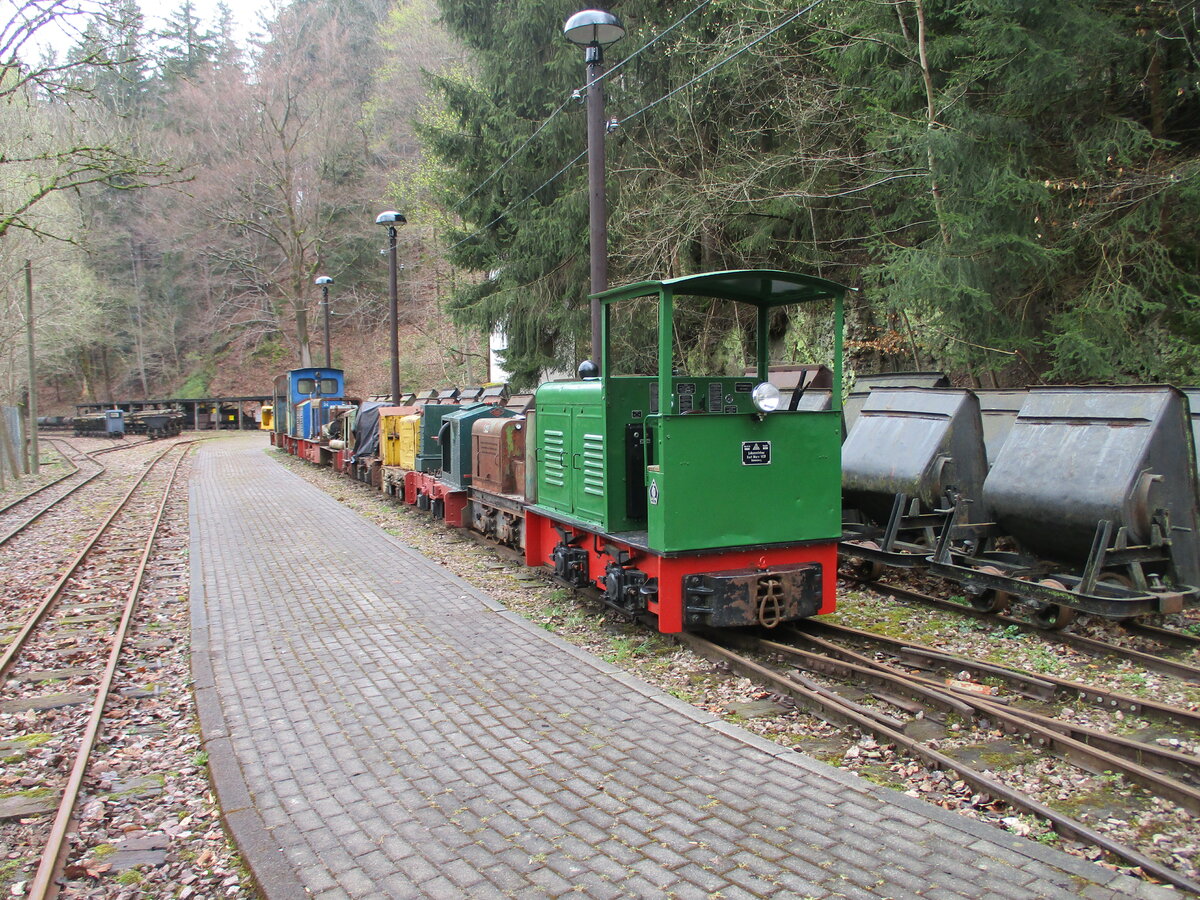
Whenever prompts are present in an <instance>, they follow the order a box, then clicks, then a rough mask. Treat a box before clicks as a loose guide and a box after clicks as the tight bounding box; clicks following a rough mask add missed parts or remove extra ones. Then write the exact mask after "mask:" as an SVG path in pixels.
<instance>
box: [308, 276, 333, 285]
mask: <svg viewBox="0 0 1200 900" xmlns="http://www.w3.org/2000/svg"><path fill="white" fill-rule="evenodd" d="M313 284H320V285H328V284H333V279H332V278H330V277H329V276H328V275H318V276H317V280H316V281H314V282H313Z"/></svg>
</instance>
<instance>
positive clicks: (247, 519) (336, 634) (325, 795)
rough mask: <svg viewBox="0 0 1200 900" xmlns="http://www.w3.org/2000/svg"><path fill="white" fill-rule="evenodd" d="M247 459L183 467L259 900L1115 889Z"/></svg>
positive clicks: (202, 652) (204, 631) (218, 713)
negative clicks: (249, 801)
mask: <svg viewBox="0 0 1200 900" xmlns="http://www.w3.org/2000/svg"><path fill="white" fill-rule="evenodd" d="M262 442H263V437H262V436H261V435H244V436H237V437H230V438H226V439H223V440H220V441H215V442H211V443H207V444H205V445H204V446H203V447H202V448H201V449H200V452H199V453H198V455H197V458H196V463H195V466H194V468H193V474H192V481H191V486H190V491H191V495H190V500H191V512H190V515H191V525H192V531H191V542H190V551H191V559H192V562H193V568H192V571H191V578H192V600H191V602H192V616H193V623H194V632H193V634H194V649H195V651H196V653H197V658H198V659H202V660H205V661H206V662H205V664H206V665H207V666H208V667H209V668H210V669H211V675H207V674H206V675H205V676H204V678H205V679H207V680H206V681H204V687H205V688H206V689H207V690H209V691H211V692H213V693H214V694H215V697H216V702H215V704H214V712H215V717H210V718H214V722H215V727H216V729H217V734H218V736H219V737H220V738H222V739H223V738H226V737H227V738H228V744H229V746H230V747H231V748H232V751H233V755H234V758H236V761H237V768H238V772H236V773H232V774H231V775H229V777H231V778H234V777H236V778H238V779H241V782H244V786H243V788H242V795H243V796H245V797H249V798H253V800H254V801H255V802H257V803H258V804H259V805H260V807H261V808H262V810H263V812H262V817H261V818H258V817H239V818H238V820H237V821H238V827H239V828H252V827H254V826H253V825H252V823H253V822H254V821H258V822H259V826H258V827H260V828H262V825H261V823H262V822H263V821H265V822H267V823H268V824H269V825H270V826H271V831H270V832H269V834H268V833H267V832H266V831H265V829H263V833H262V835H260V836H259V839H258V843H259V844H261V845H262V846H263V847H264V850H263V851H262V852H261V853H259V854H256V853H254V852H251V853H249V854H247V860H248V863H249V865H250V866H251V868H252V869H253V870H254V871H255V872H256V873H258V872H260V871H268V870H269V869H270V867H271V866H272V865H274V866H275V867H276V872H275V880H272V879H270V878H268V879H267V880H266V881H267V883H266V884H265V885H264V893H265V895H266V896H267V898H268V900H292V898H294V897H297V896H302V895H303V894H304V893H305V891H307V892H308V893H309V894H311V895H312V896H315V897H321V898H333V897H339V898H340V897H355V898H357V897H377V896H386V897H461V896H480V897H490V896H501V895H503V896H512V897H530V898H533V897H537V898H542V897H551V896H560V895H566V894H567V893H568V892H571V891H572V890H573V889H576V890H578V891H579V892H580V893H583V894H584V895H585V896H590V897H594V898H599V900H603V898H606V897H610V896H611V897H617V896H626V897H640V896H663V895H665V894H667V893H668V892H671V893H673V894H674V895H676V896H678V897H681V898H688V897H697V898H699V897H702V896H709V895H712V894H718V893H719V895H720V896H722V897H724V898H727V900H733V898H736V897H750V896H758V897H763V896H795V897H804V896H812V897H822V898H823V897H835V896H841V897H844V898H851V897H861V896H868V895H870V894H871V892H872V891H874V895H875V896H891V897H896V898H900V897H908V896H914V895H916V894H918V893H922V892H927V893H928V894H929V896H934V895H935V894H938V893H939V892H940V893H941V894H946V893H948V892H949V893H954V892H957V893H959V894H960V895H966V896H975V897H979V896H982V895H983V894H985V893H987V892H991V893H993V894H995V895H997V896H999V897H1006V896H1013V897H1016V896H1028V895H1031V894H1032V895H1033V896H1044V897H1055V896H1063V895H1064V890H1074V891H1081V890H1082V889H1083V888H1084V887H1086V886H1087V882H1088V879H1087V878H1082V879H1080V880H1078V881H1077V880H1074V879H1075V876H1076V875H1077V874H1078V873H1079V872H1081V871H1082V872H1094V877H1093V878H1092V883H1093V884H1094V885H1098V886H1100V887H1101V888H1102V889H1110V888H1114V885H1113V884H1112V880H1113V879H1112V876H1111V875H1109V874H1108V873H1107V872H1105V871H1103V870H1101V869H1098V868H1096V869H1093V868H1092V867H1088V866H1083V864H1081V863H1079V862H1078V861H1077V860H1070V859H1067V858H1065V857H1061V856H1060V855H1058V854H1056V853H1053V852H1048V851H1046V850H1045V849H1044V848H1041V847H1037V848H1033V849H1031V850H1030V851H1029V852H1025V851H1024V849H1023V848H1024V847H1025V846H1027V845H1021V844H1016V845H1014V844H1013V843H1012V838H1011V837H1010V836H1006V835H1003V834H1002V833H1000V832H996V833H995V836H994V837H985V836H982V835H983V832H981V831H980V829H979V826H978V825H976V824H974V823H968V822H965V821H963V820H959V819H957V818H956V817H955V816H954V815H953V814H951V813H948V812H945V811H943V810H940V809H936V808H934V807H926V806H922V805H920V804H918V803H916V802H914V801H912V800H910V799H909V798H906V797H902V796H901V795H898V794H894V793H891V792H889V791H887V790H886V789H884V788H879V787H877V786H875V785H872V784H869V783H867V782H865V781H863V780H862V779H859V778H856V777H855V776H853V775H851V774H849V773H845V772H840V771H836V770H832V769H829V768H828V767H825V766H824V765H823V764H821V763H819V762H816V761H815V760H812V759H808V758H805V757H802V756H800V755H799V754H787V753H783V751H782V750H781V749H780V748H777V747H775V746H774V745H770V744H766V743H764V742H763V741H762V740H761V739H756V738H754V737H753V736H750V735H748V734H747V733H745V732H743V731H742V730H741V729H739V728H737V727H735V726H729V725H726V724H725V723H724V722H721V721H719V720H715V719H714V718H713V717H712V716H709V715H707V714H704V715H700V714H697V713H696V712H695V711H693V710H689V709H687V708H685V707H682V706H681V705H680V704H679V703H678V702H673V701H672V702H658V701H657V698H659V697H661V696H662V695H660V694H659V693H658V692H657V689H655V688H653V687H651V686H649V685H647V684H645V683H644V682H641V681H640V679H637V678H633V677H630V676H627V675H625V674H624V673H621V672H617V671H615V670H614V668H613V667H612V666H610V665H608V664H606V663H603V662H601V661H599V660H595V659H593V658H592V657H590V656H589V655H588V654H587V653H585V652H583V651H580V650H578V649H576V648H572V647H569V645H566V644H565V643H564V642H563V641H562V640H561V639H560V638H558V637H557V636H554V635H549V634H547V633H546V632H544V631H542V630H541V629H539V628H537V627H536V626H533V625H531V624H529V623H526V622H524V621H522V620H521V619H520V618H519V617H517V616H514V615H511V614H508V613H505V612H497V611H496V604H494V603H490V601H488V599H487V598H485V597H483V596H482V595H480V594H478V593H477V592H475V591H474V589H472V588H470V587H469V586H468V585H466V584H465V583H464V582H462V581H461V580H459V579H457V578H455V577H453V576H451V575H449V574H448V573H447V572H446V571H445V570H444V569H442V568H440V567H438V566H436V565H434V564H432V563H430V562H428V561H427V560H425V559H423V558H422V557H420V556H419V555H418V554H416V553H415V552H413V551H412V550H410V549H408V548H405V547H403V546H401V545H400V544H399V543H398V542H397V541H395V540H394V539H392V538H391V537H389V536H388V535H387V534H386V533H384V532H383V531H382V530H380V529H379V528H377V527H376V526H374V525H372V524H370V523H369V522H367V521H366V520H364V519H363V518H361V517H360V516H358V515H357V514H355V513H353V512H352V511H350V510H349V509H347V508H344V507H342V506H341V505H339V504H338V503H337V502H336V501H334V500H332V499H331V498H329V497H328V496H326V495H325V494H324V493H323V492H321V491H319V490H317V489H315V488H313V487H311V486H310V485H308V484H307V483H306V482H305V481H303V480H302V479H299V478H296V477H294V476H292V475H291V474H289V473H288V472H286V470H284V469H283V468H282V467H281V466H279V465H278V463H277V462H275V461H274V460H273V459H271V458H269V456H268V454H267V453H264V452H263V449H262ZM283 536H286V539H281V538H282V537H283ZM314 547H319V548H320V549H321V551H322V552H320V553H314V552H313V548H314ZM522 576H523V577H532V578H537V576H532V575H525V574H524V573H522ZM538 580H539V581H540V579H538ZM331 585H336V586H337V589H336V590H331V589H330V586H331ZM198 671H200V670H198ZM208 671H209V669H207V668H206V669H204V672H208ZM202 680H203V679H201V677H200V675H198V676H197V681H198V684H201V682H202ZM769 705H770V704H769V703H766V704H748V705H745V706H742V707H739V709H738V710H737V711H738V713H739V714H740V715H743V716H745V717H747V718H749V717H753V716H755V715H758V714H760V713H765V712H766V711H767V710H766V707H767V706H769ZM706 723H711V727H710V724H706ZM205 727H206V729H208V728H209V723H206V725H205ZM206 737H209V735H208V734H207V731H206ZM777 756H778V757H779V758H777ZM218 784H220V777H218ZM222 794H223V795H224V791H223V792H222ZM235 836H237V838H238V841H239V844H244V843H246V840H245V838H246V835H244V834H239V833H237V832H236V831H235ZM271 846H274V848H275V849H274V850H272V851H270V852H268V851H267V850H266V849H265V848H267V847H271ZM280 848H282V849H283V851H284V853H283V854H279V853H278V849H280ZM835 851H836V852H835ZM145 852H151V851H145ZM735 857H736V860H737V861H736V862H735V861H734V858H735ZM981 858H985V859H987V861H988V868H987V870H986V871H981V870H980V869H979V868H977V866H976V863H977V861H978V860H979V859H981ZM314 859H319V860H320V864H319V865H317V864H314V863H313V862H312V861H313V860H314ZM280 860H285V861H286V860H307V861H308V863H307V864H302V865H300V866H299V867H298V868H296V869H294V870H291V871H285V872H280V871H278V870H279V868H280V867H279V862H280ZM935 863H936V864H937V867H938V868H940V869H941V870H942V872H941V873H940V874H938V875H936V877H933V876H932V873H933V871H934V864H935ZM1081 866H1083V868H1080V867H1081ZM288 877H290V878H291V879H292V882H291V883H285V882H286V881H287V878H288ZM1132 890H1133V889H1132V888H1128V889H1126V891H1125V893H1123V894H1122V893H1120V892H1117V893H1114V896H1129V895H1130V892H1131V891H1132ZM1097 896H1099V895H1097Z"/></svg>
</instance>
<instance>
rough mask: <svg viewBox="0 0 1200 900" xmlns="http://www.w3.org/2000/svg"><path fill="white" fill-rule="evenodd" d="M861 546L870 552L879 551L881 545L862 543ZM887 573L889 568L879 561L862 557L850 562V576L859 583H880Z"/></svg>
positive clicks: (869, 542)
mask: <svg viewBox="0 0 1200 900" xmlns="http://www.w3.org/2000/svg"><path fill="white" fill-rule="evenodd" d="M859 546H860V547H865V548H867V549H868V550H878V549H879V545H878V544H877V543H875V542H874V541H862V542H861V543H860V544H859ZM886 571H887V566H885V565H884V564H883V563H881V562H879V561H878V560H874V559H863V558H862V557H860V556H856V557H854V558H853V559H851V560H850V574H851V575H853V576H854V577H855V578H857V579H858V580H859V581H878V580H879V579H880V578H882V577H883V573H884V572H886Z"/></svg>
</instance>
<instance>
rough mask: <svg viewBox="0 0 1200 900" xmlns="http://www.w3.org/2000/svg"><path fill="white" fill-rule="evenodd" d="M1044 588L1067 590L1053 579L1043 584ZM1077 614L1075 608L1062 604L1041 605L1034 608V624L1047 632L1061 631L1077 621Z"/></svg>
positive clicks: (1048, 579)
mask: <svg viewBox="0 0 1200 900" xmlns="http://www.w3.org/2000/svg"><path fill="white" fill-rule="evenodd" d="M1041 584H1042V586H1043V587H1048V588H1054V589H1055V590H1059V591H1062V590H1066V587H1067V586H1066V585H1065V584H1063V583H1062V582H1061V581H1055V580H1054V579H1053V578H1047V579H1046V580H1045V581H1043V582H1041ZM1076 615H1077V612H1076V610H1075V608H1074V607H1073V606H1063V605H1062V604H1061V603H1039V604H1037V605H1036V606H1035V607H1034V608H1033V624H1034V625H1036V626H1037V627H1038V628H1045V629H1046V630H1047V631H1060V630H1061V629H1063V628H1066V627H1067V626H1068V625H1070V624H1071V623H1072V622H1074V621H1075V616H1076Z"/></svg>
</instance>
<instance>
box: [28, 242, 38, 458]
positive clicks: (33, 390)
mask: <svg viewBox="0 0 1200 900" xmlns="http://www.w3.org/2000/svg"><path fill="white" fill-rule="evenodd" d="M25 346H26V348H27V349H28V351H29V473H30V474H31V475H36V474H38V472H39V471H40V469H41V459H40V458H39V456H38V453H39V451H38V429H37V362H36V361H35V359H34V354H33V260H30V259H27V260H25Z"/></svg>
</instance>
